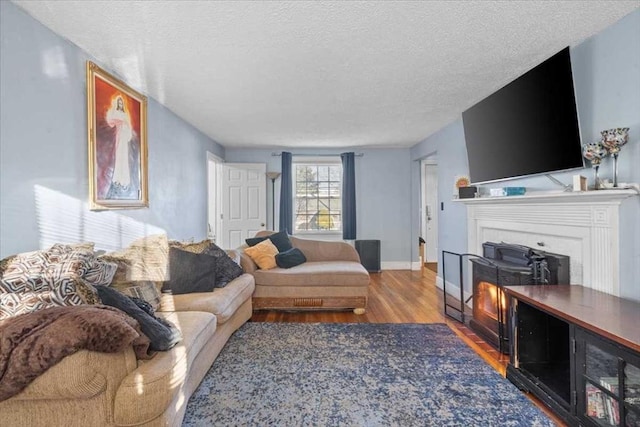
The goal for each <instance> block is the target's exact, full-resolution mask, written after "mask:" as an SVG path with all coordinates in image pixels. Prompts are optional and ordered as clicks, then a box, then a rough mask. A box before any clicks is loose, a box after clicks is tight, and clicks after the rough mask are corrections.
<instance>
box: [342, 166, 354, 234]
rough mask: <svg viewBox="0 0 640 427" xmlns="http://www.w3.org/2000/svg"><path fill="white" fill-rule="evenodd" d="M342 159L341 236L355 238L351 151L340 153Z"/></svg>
mask: <svg viewBox="0 0 640 427" xmlns="http://www.w3.org/2000/svg"><path fill="white" fill-rule="evenodd" d="M340 158H341V159H342V238H343V239H344V240H355V238H356V165H355V155H354V154H353V153H342V154H340Z"/></svg>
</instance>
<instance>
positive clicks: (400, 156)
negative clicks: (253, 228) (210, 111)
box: [225, 147, 418, 268]
mask: <svg viewBox="0 0 640 427" xmlns="http://www.w3.org/2000/svg"><path fill="white" fill-rule="evenodd" d="M281 151H283V149H282V148H277V147H276V148H271V149H265V150H256V149H249V148H247V149H231V148H228V149H227V150H226V157H225V159H226V161H228V162H236V163H243V162H246V163H266V164H267V171H278V172H279V171H280V170H281V165H280V162H281V160H280V157H274V156H272V155H271V153H272V152H277V153H279V152H281ZM285 151H291V152H293V153H296V154H336V153H340V152H347V151H354V152H356V153H363V156H362V157H356V205H357V238H358V239H364V240H367V239H377V240H380V241H381V242H380V247H381V249H380V252H381V261H382V262H384V263H389V262H394V263H398V262H401V263H403V265H404V268H409V261H410V259H411V250H412V248H413V246H416V247H417V244H418V243H417V242H418V235H417V234H412V233H411V226H410V224H411V215H412V212H411V210H410V207H411V205H410V199H411V188H410V187H409V186H408V185H407V184H408V183H409V182H410V181H411V179H410V176H411V175H410V169H409V168H408V167H407V165H408V164H410V160H409V149H406V148H402V149H365V150H363V149H360V148H357V147H351V148H341V149H332V150H328V149H321V148H319V149H290V148H289V149H285ZM294 160H295V157H294ZM267 187H268V194H269V197H268V200H269V205H268V209H267V212H268V214H267V215H268V217H269V219H268V222H267V223H268V224H271V223H272V222H271V193H270V192H271V184H270V183H268V185H267ZM279 194H280V180H279V179H278V180H277V181H276V217H277V216H278V206H279ZM276 224H277V222H276Z"/></svg>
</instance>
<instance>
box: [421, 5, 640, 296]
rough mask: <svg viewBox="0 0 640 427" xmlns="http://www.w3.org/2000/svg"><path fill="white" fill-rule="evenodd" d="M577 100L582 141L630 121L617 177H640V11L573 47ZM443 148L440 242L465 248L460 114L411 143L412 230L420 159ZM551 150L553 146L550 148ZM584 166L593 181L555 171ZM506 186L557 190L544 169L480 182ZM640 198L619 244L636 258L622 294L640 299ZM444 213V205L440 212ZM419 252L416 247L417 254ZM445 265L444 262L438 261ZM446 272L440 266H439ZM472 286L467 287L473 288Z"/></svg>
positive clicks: (624, 275) (626, 268) (604, 172)
mask: <svg viewBox="0 0 640 427" xmlns="http://www.w3.org/2000/svg"><path fill="white" fill-rule="evenodd" d="M571 63H572V68H573V75H574V82H575V92H576V102H577V107H578V116H579V120H580V132H581V136H582V141H583V143H586V142H594V141H597V140H599V139H600V131H601V130H604V129H609V128H613V127H620V126H626V127H630V128H631V130H630V141H629V143H628V144H627V145H626V146H624V147H623V148H622V151H621V154H620V158H619V163H618V167H619V181H620V182H635V183H640V10H638V11H635V12H634V13H632V14H630V15H628V16H626V17H625V18H623V19H622V20H620V21H619V22H617V23H616V24H614V25H612V26H610V27H609V28H607V29H605V30H604V31H602V32H601V33H599V34H597V35H595V36H593V37H591V38H590V39H588V40H586V41H584V42H583V43H581V44H579V45H578V46H576V47H573V48H571ZM433 152H437V154H438V164H439V169H438V170H439V177H438V179H439V188H438V197H439V199H440V200H441V201H443V202H444V205H445V211H444V215H441V217H440V219H439V220H440V222H439V230H438V232H439V236H438V237H439V245H438V246H439V249H440V250H451V251H454V252H461V251H465V250H466V249H467V230H466V221H467V218H466V208H465V206H464V205H461V204H455V203H452V202H451V199H452V187H453V183H454V177H455V176H456V175H467V174H468V173H469V168H468V164H467V158H466V148H465V140H464V129H463V126H462V119H458V120H456V121H455V122H453V123H451V124H449V125H448V126H446V127H445V128H443V129H442V130H440V131H439V132H437V133H435V134H433V135H432V136H430V137H429V138H427V139H426V140H424V141H422V142H421V143H419V144H417V145H415V146H414V147H412V149H411V159H412V161H413V163H412V181H411V183H412V184H411V186H412V188H413V190H412V200H411V205H412V209H411V210H412V230H413V231H412V232H413V233H414V234H415V233H417V230H419V218H418V211H419V203H420V189H419V188H420V187H419V173H420V172H419V162H418V160H420V159H422V158H424V157H426V156H427V155H429V154H431V153H433ZM550 155H552V153H550ZM612 170H613V168H612V161H611V159H607V160H606V161H605V162H604V164H603V165H602V167H601V169H600V171H601V172H600V177H601V178H612V175H613V172H612ZM576 173H580V174H582V175H584V176H587V177H588V178H589V180H590V182H591V183H592V182H593V172H592V170H591V169H590V168H585V169H584V170H582V171H577V172H576V171H572V172H566V173H557V174H554V177H556V178H558V179H559V180H560V181H563V182H565V183H567V184H570V183H571V176H572V175H573V174H576ZM504 185H511V186H524V187H527V189H528V190H556V189H558V188H559V187H557V186H556V185H555V184H553V183H552V182H551V181H550V180H548V179H547V178H546V177H544V176H539V177H531V178H525V179H516V180H509V181H506V182H503V183H498V184H493V185H484V186H482V189H483V190H485V191H487V192H488V190H487V189H488V188H491V187H500V186H504ZM639 206H640V198H638V197H636V198H635V201H633V202H626V203H625V204H624V206H623V207H624V211H623V219H624V221H623V222H622V223H621V228H622V233H621V246H620V251H623V252H625V253H632V254H634V255H633V257H634V259H635V260H636V261H637V262H635V263H633V265H623V266H622V271H621V272H620V279H621V293H622V295H623V296H626V297H630V298H634V299H640V282H638V279H637V278H638V277H640V226H639V225H638V223H640V217H639V216H638V212H639V209H638V207H639ZM441 213H442V212H441ZM413 259H417V254H416V253H415V252H414V253H413ZM439 269H441V265H439ZM438 274H439V275H440V276H441V274H442V272H441V270H440V271H439V273H438ZM468 290H469V289H467V291H468Z"/></svg>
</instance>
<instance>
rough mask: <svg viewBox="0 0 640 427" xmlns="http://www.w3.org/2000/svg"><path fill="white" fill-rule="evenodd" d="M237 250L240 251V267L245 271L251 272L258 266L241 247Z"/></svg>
mask: <svg viewBox="0 0 640 427" xmlns="http://www.w3.org/2000/svg"><path fill="white" fill-rule="evenodd" d="M238 252H239V253H240V267H242V270H243V271H244V272H245V273H249V274H252V273H253V272H254V271H256V270H257V269H258V266H257V265H256V263H255V262H253V260H252V259H251V257H250V256H249V255H247V254H245V253H244V251H243V250H242V249H239V250H238Z"/></svg>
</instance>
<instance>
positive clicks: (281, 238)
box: [245, 231, 293, 252]
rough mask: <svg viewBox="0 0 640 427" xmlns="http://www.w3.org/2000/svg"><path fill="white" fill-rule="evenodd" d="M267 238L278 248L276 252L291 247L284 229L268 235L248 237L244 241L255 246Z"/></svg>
mask: <svg viewBox="0 0 640 427" xmlns="http://www.w3.org/2000/svg"><path fill="white" fill-rule="evenodd" d="M267 239H269V240H271V243H273V244H274V245H275V247H276V248H278V252H284V251H288V250H289V249H291V248H292V247H293V246H292V245H291V240H290V239H289V236H288V235H287V232H286V231H279V232H277V233H273V234H270V235H268V236H259V237H251V238H249V239H246V240H245V242H246V243H247V245H249V246H255V245H257V244H258V243H260V242H263V241H265V240H267Z"/></svg>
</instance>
